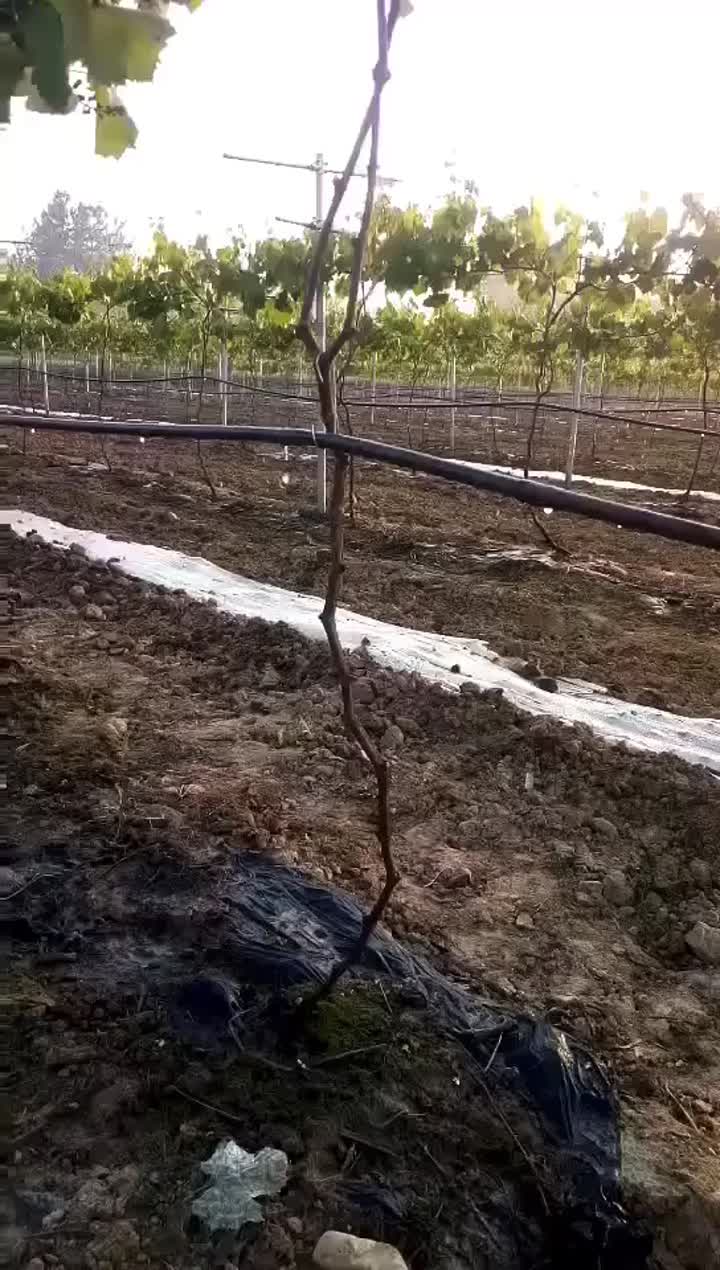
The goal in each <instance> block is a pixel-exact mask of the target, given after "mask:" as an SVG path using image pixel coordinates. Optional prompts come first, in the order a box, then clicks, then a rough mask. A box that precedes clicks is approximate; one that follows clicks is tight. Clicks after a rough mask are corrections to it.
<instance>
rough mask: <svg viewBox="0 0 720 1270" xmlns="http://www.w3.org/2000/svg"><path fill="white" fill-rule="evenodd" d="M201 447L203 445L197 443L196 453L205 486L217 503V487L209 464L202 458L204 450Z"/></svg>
mask: <svg viewBox="0 0 720 1270" xmlns="http://www.w3.org/2000/svg"><path fill="white" fill-rule="evenodd" d="M200 445H201V442H200V441H199V440H197V441H196V442H195V453H196V454H197V461H198V466H199V468H200V471H201V472H202V474H203V480H204V481H205V484H206V485H207V487H208V489H209V490H210V496H211V498H212V500H213V502H217V490H216V489H215V485H214V484H213V479H212V477H211V475H210V473H209V471H208V467H207V464H206V462H205V460H204V458H203V456H202V450H201V449H200Z"/></svg>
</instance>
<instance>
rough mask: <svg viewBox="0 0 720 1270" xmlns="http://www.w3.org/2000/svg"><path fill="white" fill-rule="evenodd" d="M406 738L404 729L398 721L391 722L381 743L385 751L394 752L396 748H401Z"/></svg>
mask: <svg viewBox="0 0 720 1270" xmlns="http://www.w3.org/2000/svg"><path fill="white" fill-rule="evenodd" d="M404 740H405V737H404V735H403V732H402V729H401V728H399V727H398V725H397V723H389V724H388V726H387V727H386V729H385V731H384V733H383V738H382V741H381V742H380V745H381V747H382V749H383V750H384V751H385V753H392V752H393V751H394V750H399V749H400V746H401V745H402V744H403V742H404Z"/></svg>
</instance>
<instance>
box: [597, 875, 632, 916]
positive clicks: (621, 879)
mask: <svg viewBox="0 0 720 1270" xmlns="http://www.w3.org/2000/svg"><path fill="white" fill-rule="evenodd" d="M603 895H604V896H605V899H606V900H607V902H608V904H616V905H617V906H618V908H622V907H623V906H624V905H626V904H632V902H633V899H634V896H635V888H634V886H632V884H631V883H630V882H628V880H627V878H626V877H625V874H624V873H623V871H622V869H610V871H609V873H607V874H606V875H605V881H604V882H603Z"/></svg>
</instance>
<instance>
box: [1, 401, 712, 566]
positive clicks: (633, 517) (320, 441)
mask: <svg viewBox="0 0 720 1270" xmlns="http://www.w3.org/2000/svg"><path fill="white" fill-rule="evenodd" d="M0 423H5V424H6V425H8V426H12V427H17V428H31V427H34V428H35V429H36V431H43V432H84V433H90V434H92V435H94V436H142V437H151V436H152V437H164V438H165V439H166V440H172V441H183V440H194V441H255V442H261V443H273V444H276V445H286V446H304V447H312V446H318V447H319V448H320V449H324V450H336V451H339V452H341V453H344V454H351V455H356V456H357V457H359V458H365V459H371V460H374V461H375V462H379V463H391V464H394V465H395V466H396V467H401V468H407V469H409V470H410V471H413V472H422V473H423V474H424V475H426V476H437V477H440V478H441V479H442V480H446V481H451V482H452V483H454V484H458V485H471V486H473V487H474V488H475V489H483V490H490V491H491V492H492V493H494V494H501V495H504V496H505V497H506V498H514V499H516V500H517V501H518V502H520V503H527V504H528V505H529V506H531V507H551V508H553V510H554V511H565V512H574V513H576V514H577V515H579V516H587V517H589V518H590V519H591V520H602V521H605V522H606V523H608V524H611V525H616V526H617V527H618V528H623V529H634V530H638V531H639V532H640V533H650V534H658V535H660V536H661V537H663V538H670V539H672V540H673V541H674V542H688V543H692V544H693V545H695V546H700V547H712V548H714V549H715V550H716V551H718V550H720V526H714V525H704V524H703V523H702V522H701V521H697V520H685V519H683V518H682V517H680V516H668V515H666V514H665V513H664V512H655V511H651V510H650V509H649V508H646V507H633V506H631V505H629V504H627V503H616V502H614V501H611V500H610V499H605V498H597V497H595V496H594V495H592V494H579V493H577V491H575V490H570V489H564V488H562V487H560V486H557V485H546V484H544V483H543V482H542V481H532V480H525V478H524V477H519V476H506V475H504V474H503V473H501V472H486V471H478V470H477V468H473V467H471V466H469V465H468V464H465V463H462V462H455V461H454V460H452V459H441V458H438V457H436V456H435V455H434V454H425V453H423V452H422V451H419V450H407V449H403V448H402V447H400V446H396V445H385V444H384V442H381V441H369V440H366V439H365V438H363V437H349V436H345V434H344V433H330V432H320V431H317V432H316V431H314V430H313V429H310V428H264V427H238V426H236V425H232V424H229V425H228V426H227V427H223V426H222V425H213V424H167V423H165V424H163V423H114V422H113V423H99V422H92V421H90V420H87V421H85V420H67V419H58V418H53V417H42V418H41V417H38V416H30V417H28V416H23V415H7V416H5V417H0Z"/></svg>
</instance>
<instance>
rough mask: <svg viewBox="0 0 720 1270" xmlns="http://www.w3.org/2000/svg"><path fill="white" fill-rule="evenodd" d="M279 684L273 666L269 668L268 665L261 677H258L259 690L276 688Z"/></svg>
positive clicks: (277, 675) (278, 677) (278, 678)
mask: <svg viewBox="0 0 720 1270" xmlns="http://www.w3.org/2000/svg"><path fill="white" fill-rule="evenodd" d="M279 684H280V676H279V674H278V672H277V671H276V669H275V667H274V666H271V665H270V664H269V663H268V665H267V666H266V667H265V669H264V671H263V673H262V675H261V676H260V687H261V688H277V687H278V686H279Z"/></svg>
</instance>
